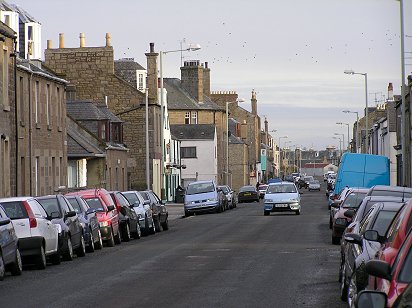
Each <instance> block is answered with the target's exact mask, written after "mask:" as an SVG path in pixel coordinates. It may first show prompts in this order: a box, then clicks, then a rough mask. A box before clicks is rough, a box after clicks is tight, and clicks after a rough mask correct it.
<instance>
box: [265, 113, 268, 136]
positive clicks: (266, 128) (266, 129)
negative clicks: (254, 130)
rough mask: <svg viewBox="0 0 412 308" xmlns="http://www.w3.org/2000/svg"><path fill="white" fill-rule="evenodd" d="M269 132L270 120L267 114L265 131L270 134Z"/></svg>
mask: <svg viewBox="0 0 412 308" xmlns="http://www.w3.org/2000/svg"><path fill="white" fill-rule="evenodd" d="M268 132H269V122H268V119H267V117H266V116H265V133H266V134H268Z"/></svg>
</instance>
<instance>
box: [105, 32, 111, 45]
mask: <svg viewBox="0 0 412 308" xmlns="http://www.w3.org/2000/svg"><path fill="white" fill-rule="evenodd" d="M110 46H112V36H111V35H110V33H106V47H110Z"/></svg>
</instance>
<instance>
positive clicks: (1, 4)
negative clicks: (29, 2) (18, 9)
mask: <svg viewBox="0 0 412 308" xmlns="http://www.w3.org/2000/svg"><path fill="white" fill-rule="evenodd" d="M0 10H1V11H9V12H14V8H13V6H12V5H10V4H8V3H7V2H6V1H3V0H0Z"/></svg>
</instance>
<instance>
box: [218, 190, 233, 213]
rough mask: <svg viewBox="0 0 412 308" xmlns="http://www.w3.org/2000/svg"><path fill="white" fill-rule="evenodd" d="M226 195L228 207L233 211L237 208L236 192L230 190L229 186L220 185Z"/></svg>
mask: <svg viewBox="0 0 412 308" xmlns="http://www.w3.org/2000/svg"><path fill="white" fill-rule="evenodd" d="M218 187H219V188H220V189H221V190H222V192H223V193H224V195H225V196H226V200H227V205H228V207H229V209H233V208H235V207H236V196H235V192H234V191H233V190H232V189H231V188H230V186H229V185H220V186H218Z"/></svg>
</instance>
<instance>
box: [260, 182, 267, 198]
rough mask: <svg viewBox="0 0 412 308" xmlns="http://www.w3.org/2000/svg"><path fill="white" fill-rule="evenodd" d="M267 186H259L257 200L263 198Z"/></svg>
mask: <svg viewBox="0 0 412 308" xmlns="http://www.w3.org/2000/svg"><path fill="white" fill-rule="evenodd" d="M268 186H269V185H267V184H262V185H259V198H260V199H263V198H264V197H265V193H266V189H268Z"/></svg>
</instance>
